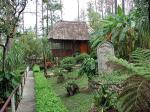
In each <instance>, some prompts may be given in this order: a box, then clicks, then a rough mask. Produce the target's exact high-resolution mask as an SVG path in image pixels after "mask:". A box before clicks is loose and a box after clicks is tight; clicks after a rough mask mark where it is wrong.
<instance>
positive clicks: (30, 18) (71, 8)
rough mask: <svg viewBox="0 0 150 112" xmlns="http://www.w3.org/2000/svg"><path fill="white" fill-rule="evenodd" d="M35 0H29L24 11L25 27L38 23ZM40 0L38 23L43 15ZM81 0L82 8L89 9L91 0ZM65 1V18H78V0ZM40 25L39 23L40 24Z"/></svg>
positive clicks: (70, 19)
mask: <svg viewBox="0 0 150 112" xmlns="http://www.w3.org/2000/svg"><path fill="white" fill-rule="evenodd" d="M35 1H36V0H32V1H29V3H28V5H27V7H26V9H25V11H24V12H25V13H24V24H25V28H29V27H30V26H31V27H34V26H35V23H36V17H35V10H36V9H35V6H36V5H35ZM38 1H39V5H38V23H39V24H40V20H41V19H40V17H41V5H40V2H41V0H38ZM79 1H80V10H81V9H82V10H85V11H86V9H87V2H88V1H90V0H79ZM62 3H63V20H67V21H73V20H75V19H76V18H77V16H78V5H77V0H62ZM27 12H34V13H32V14H31V13H27ZM38 26H39V25H38Z"/></svg>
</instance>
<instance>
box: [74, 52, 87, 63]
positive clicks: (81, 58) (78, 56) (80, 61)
mask: <svg viewBox="0 0 150 112" xmlns="http://www.w3.org/2000/svg"><path fill="white" fill-rule="evenodd" d="M89 57H90V56H89V55H88V54H86V53H82V54H80V55H77V56H76V57H75V59H76V62H77V63H82V62H83V61H84V60H85V59H86V58H89Z"/></svg>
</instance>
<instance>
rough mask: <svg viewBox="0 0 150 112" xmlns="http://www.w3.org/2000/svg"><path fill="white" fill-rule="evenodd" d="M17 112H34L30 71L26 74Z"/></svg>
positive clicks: (32, 84)
mask: <svg viewBox="0 0 150 112" xmlns="http://www.w3.org/2000/svg"><path fill="white" fill-rule="evenodd" d="M17 112H35V96H34V78H33V74H32V72H31V71H30V72H29V73H28V76H27V79H26V83H25V86H24V89H23V96H22V100H21V102H20V104H19V106H18V109H17Z"/></svg>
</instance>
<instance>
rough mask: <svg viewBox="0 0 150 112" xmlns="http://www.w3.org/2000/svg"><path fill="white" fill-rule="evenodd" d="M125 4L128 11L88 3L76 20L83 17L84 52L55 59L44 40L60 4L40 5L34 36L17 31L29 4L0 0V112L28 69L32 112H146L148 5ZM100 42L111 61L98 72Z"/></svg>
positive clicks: (107, 2) (109, 3)
mask: <svg viewBox="0 0 150 112" xmlns="http://www.w3.org/2000/svg"><path fill="white" fill-rule="evenodd" d="M129 1H130V4H131V7H130V10H128V9H126V8H125V6H126V1H125V0H122V1H121V0H95V1H89V2H88V4H87V15H84V14H83V11H82V13H81V15H80V14H79V15H80V17H78V18H80V21H81V20H82V21H85V18H84V16H87V18H88V22H87V23H88V24H89V29H90V31H89V38H90V39H89V42H88V43H89V46H90V53H88V54H87V53H81V54H80V53H76V54H74V55H72V56H70V57H63V58H60V59H59V60H58V59H57V58H56V57H54V56H53V55H52V53H51V49H50V48H51V43H50V42H49V41H48V38H47V36H48V32H49V31H51V29H52V28H53V24H54V23H55V22H57V21H59V20H60V17H59V15H57V13H55V12H57V11H58V10H61V9H62V7H63V4H60V3H59V0H58V1H57V0H56V1H49V0H43V1H42V7H43V8H46V11H45V12H43V16H42V17H43V19H42V20H43V21H42V22H43V24H44V23H45V22H44V20H46V25H45V26H44V25H43V26H42V29H41V30H42V36H39V37H38V35H37V29H36V31H34V30H33V29H32V28H29V29H27V30H26V31H24V32H21V31H19V30H17V29H18V26H19V23H20V19H19V18H20V16H21V14H22V12H23V11H24V10H25V8H26V5H27V4H28V2H29V0H5V1H3V0H2V1H0V9H1V10H0V62H1V64H0V108H1V107H2V106H3V105H4V103H5V102H6V100H7V98H8V97H9V96H10V94H11V92H12V91H13V90H14V89H15V87H16V86H17V85H19V84H20V83H21V81H22V80H21V78H22V76H23V73H24V70H25V69H26V67H27V66H29V67H30V70H31V71H33V75H34V80H35V81H34V83H35V87H34V90H35V109H36V111H37V112H150V93H149V91H150V1H149V0H129ZM129 1H128V2H129ZM117 2H119V3H121V4H120V5H118V3H117ZM43 11H44V10H43ZM46 12H50V17H49V16H48V14H47V13H46ZM106 41H107V42H110V43H111V44H112V45H113V47H114V53H115V56H113V55H109V56H108V57H107V58H108V60H109V63H111V64H112V65H114V68H113V71H112V72H111V73H108V72H107V71H106V72H101V73H99V72H98V55H97V48H98V46H99V45H100V44H101V43H103V42H106Z"/></svg>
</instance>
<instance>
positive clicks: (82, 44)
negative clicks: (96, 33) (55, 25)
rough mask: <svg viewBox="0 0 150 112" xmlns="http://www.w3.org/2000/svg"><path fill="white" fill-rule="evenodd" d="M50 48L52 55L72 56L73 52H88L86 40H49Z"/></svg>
mask: <svg viewBox="0 0 150 112" xmlns="http://www.w3.org/2000/svg"><path fill="white" fill-rule="evenodd" d="M50 43H51V44H52V47H51V50H52V54H53V56H54V57H66V56H72V55H74V54H75V53H88V52H89V49H88V41H80V40H51V42H50Z"/></svg>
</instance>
